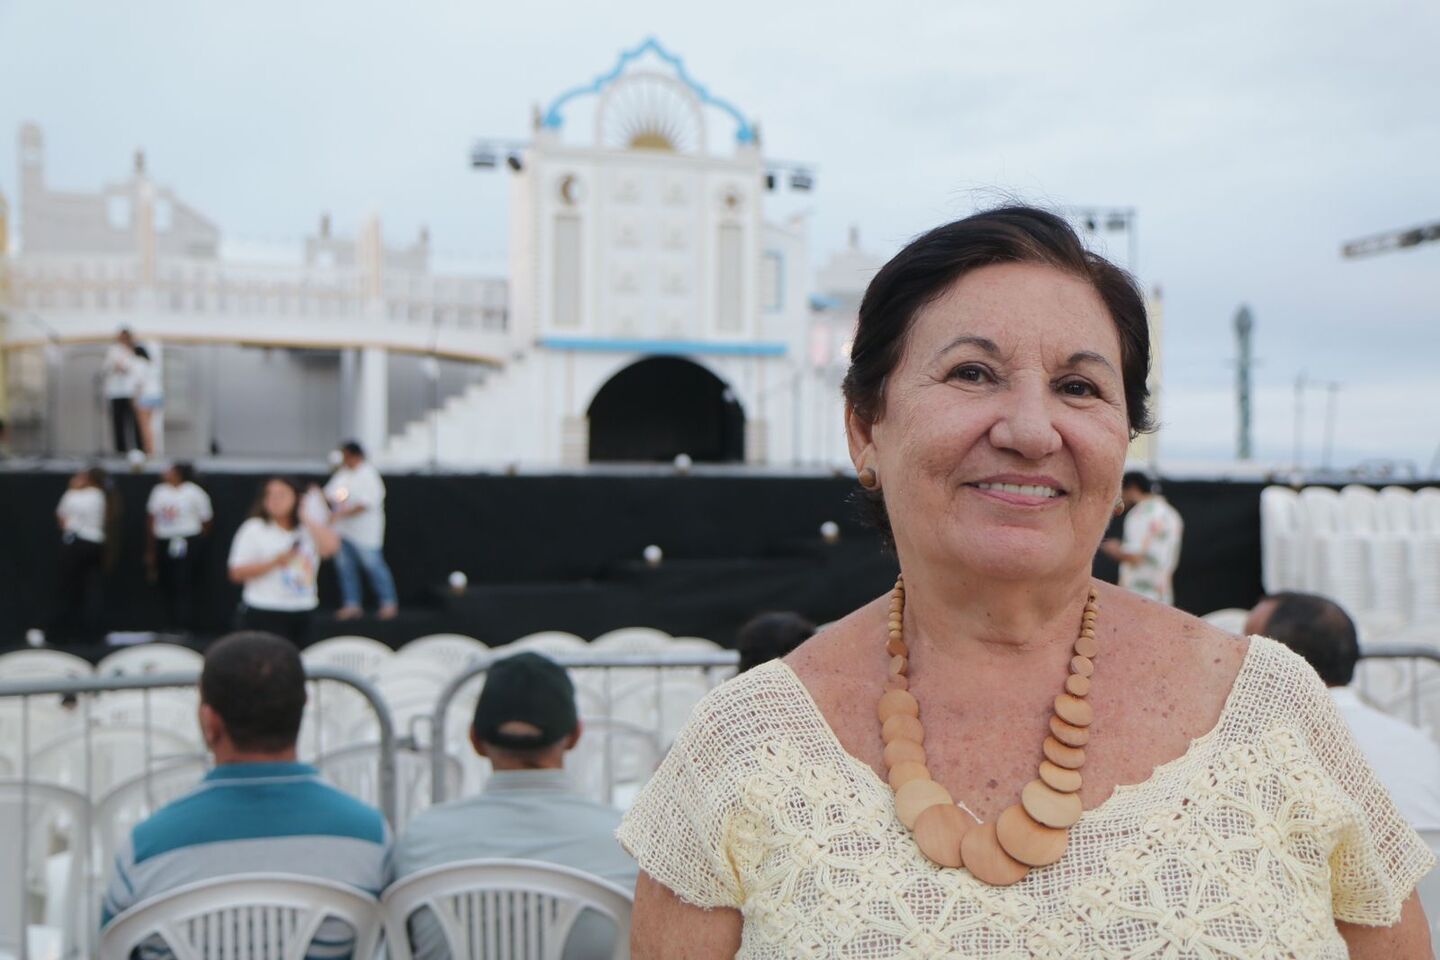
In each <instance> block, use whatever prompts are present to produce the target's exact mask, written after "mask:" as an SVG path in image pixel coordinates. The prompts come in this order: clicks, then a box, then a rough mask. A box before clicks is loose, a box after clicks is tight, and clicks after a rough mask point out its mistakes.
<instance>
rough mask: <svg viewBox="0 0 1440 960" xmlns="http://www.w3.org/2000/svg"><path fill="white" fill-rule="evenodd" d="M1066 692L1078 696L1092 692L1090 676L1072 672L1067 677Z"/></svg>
mask: <svg viewBox="0 0 1440 960" xmlns="http://www.w3.org/2000/svg"><path fill="white" fill-rule="evenodd" d="M1065 692H1066V693H1068V694H1072V695H1073V696H1077V697H1083V696H1085V695H1086V694H1088V693H1089V692H1090V678H1089V677H1082V676H1080V674H1078V673H1072V674H1070V676H1068V677H1066V678H1065Z"/></svg>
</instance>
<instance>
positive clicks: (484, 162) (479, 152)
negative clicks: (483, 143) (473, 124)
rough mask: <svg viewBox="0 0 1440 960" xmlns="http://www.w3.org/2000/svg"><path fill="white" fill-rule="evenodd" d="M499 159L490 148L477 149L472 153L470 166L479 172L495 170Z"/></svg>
mask: <svg viewBox="0 0 1440 960" xmlns="http://www.w3.org/2000/svg"><path fill="white" fill-rule="evenodd" d="M498 162H499V159H498V158H497V157H496V156H495V151H494V150H491V149H490V148H489V147H476V148H475V149H473V150H471V151H470V166H472V167H474V168H476V169H477V170H494V169H495V165H496V164H497V163H498Z"/></svg>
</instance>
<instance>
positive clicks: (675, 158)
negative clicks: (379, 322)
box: [387, 41, 809, 465]
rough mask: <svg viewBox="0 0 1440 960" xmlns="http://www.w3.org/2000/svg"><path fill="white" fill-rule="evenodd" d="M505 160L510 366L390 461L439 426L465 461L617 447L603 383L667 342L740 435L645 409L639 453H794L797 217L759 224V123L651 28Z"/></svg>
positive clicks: (773, 456)
mask: <svg viewBox="0 0 1440 960" xmlns="http://www.w3.org/2000/svg"><path fill="white" fill-rule="evenodd" d="M514 159H515V161H517V162H518V166H519V169H518V170H516V171H515V172H514V174H513V177H512V191H511V212H510V218H511V227H510V318H511V326H510V335H511V339H512V347H513V349H512V353H511V355H510V361H509V365H508V367H507V369H506V370H505V372H504V373H503V374H502V375H500V376H499V377H496V378H494V379H492V380H491V381H489V382H487V383H486V384H483V385H479V386H476V387H473V388H472V389H471V390H470V391H469V392H468V393H467V395H466V396H464V397H461V398H457V399H456V400H455V401H453V402H452V403H451V404H450V405H449V406H448V407H447V408H446V409H444V410H442V411H440V412H439V413H438V414H437V415H436V417H435V418H434V421H433V422H431V423H427V424H424V425H416V426H415V427H413V428H412V429H411V430H410V431H408V432H407V434H405V435H402V436H401V437H400V438H398V440H397V442H395V443H393V444H391V445H390V447H389V448H388V450H387V455H388V457H389V458H390V459H391V461H392V462H396V463H403V462H407V461H409V462H418V461H420V460H422V459H423V458H424V457H425V451H426V449H427V445H434V444H436V442H437V441H436V439H435V438H436V436H437V435H438V436H440V437H441V438H442V439H441V441H440V442H439V443H438V445H439V446H441V447H442V448H443V449H445V450H446V455H447V457H449V458H452V459H453V460H454V461H455V462H459V463H477V464H478V463H486V462H494V461H495V460H496V459H497V452H500V457H502V458H503V459H505V460H507V461H511V462H519V463H527V462H528V463H551V464H554V463H560V464H565V465H578V464H583V463H586V462H588V461H590V460H591V459H592V456H593V457H594V458H596V459H614V457H613V456H608V455H606V454H605V451H604V450H603V449H602V448H603V447H604V446H605V444H604V443H603V442H602V440H601V438H600V437H598V436H597V435H596V434H595V433H594V430H595V428H596V426H597V425H596V424H595V423H594V422H592V414H597V411H596V409H595V400H596V398H597V396H598V395H599V394H600V391H601V390H602V389H603V388H605V387H606V385H607V384H609V383H611V381H612V378H615V377H616V375H617V374H620V373H622V372H623V371H626V370H627V368H630V367H631V366H632V365H633V364H636V363H637V362H640V361H643V360H646V359H649V358H655V357H671V358H680V359H683V360H684V361H686V362H687V363H690V364H694V365H695V366H696V367H699V368H702V369H703V370H705V371H708V372H709V373H710V374H712V375H713V377H714V378H715V379H717V380H718V381H720V385H719V386H718V387H716V389H715V392H716V393H717V395H719V394H723V395H724V396H725V397H726V398H728V399H727V400H726V402H727V403H732V404H735V405H738V408H739V411H740V413H741V415H743V424H744V428H743V442H740V443H739V444H738V447H737V446H732V447H731V448H730V449H729V450H728V452H722V454H721V455H720V456H719V457H712V456H702V455H701V451H699V450H688V449H685V448H684V446H683V442H682V443H681V446H680V447H679V448H673V443H672V441H673V438H669V439H665V438H662V436H661V435H662V434H664V433H665V431H666V427H665V426H664V425H663V424H658V423H648V422H646V419H645V416H647V415H638V416H637V417H636V419H635V422H634V423H633V424H632V427H633V430H634V431H635V432H636V434H637V438H636V440H637V443H639V440H640V439H641V437H640V436H639V435H643V434H644V433H645V432H646V431H647V430H652V431H653V434H654V440H655V442H654V444H652V445H651V446H650V447H648V448H646V450H647V451H648V452H646V453H645V454H643V455H642V458H643V459H663V458H665V457H666V456H668V455H670V454H671V453H681V452H684V453H690V454H692V455H696V457H697V459H732V458H733V459H743V460H744V461H746V462H749V463H792V462H798V461H799V459H800V455H801V449H800V446H799V439H798V436H797V424H798V423H800V422H802V421H803V420H805V419H806V418H805V417H804V411H803V409H801V408H800V407H799V405H798V404H797V403H796V402H795V398H796V397H798V396H800V395H801V392H802V390H803V387H802V384H801V382H800V381H801V380H803V379H804V377H805V375H806V374H807V372H808V367H807V361H806V351H805V346H806V329H807V324H808V320H809V302H808V301H809V295H808V291H809V282H808V280H809V277H808V273H809V271H808V266H807V260H808V251H807V248H806V236H805V224H804V223H803V222H790V223H785V224H771V223H767V222H766V221H765V219H764V210H763V201H764V196H765V192H766V173H767V170H766V166H765V161H764V158H763V156H762V155H761V152H760V145H759V142H758V138H757V135H756V133H755V128H754V126H753V124H752V123H751V122H750V121H748V120H747V119H745V118H744V117H743V116H742V115H741V114H740V113H739V112H738V111H736V110H735V109H734V108H733V107H731V106H730V105H729V104H726V103H724V102H723V101H718V100H715V99H713V98H712V97H711V96H710V95H709V94H708V93H707V92H706V91H705V90H704V88H702V87H700V86H699V85H697V84H695V83H694V82H693V81H692V80H691V79H690V78H689V76H688V74H687V73H686V71H685V68H684V65H683V64H682V63H681V62H680V60H679V59H678V58H676V57H674V56H672V55H671V54H669V53H668V52H666V51H665V50H664V49H663V48H662V47H660V46H659V45H658V44H657V43H655V42H654V41H646V42H645V43H642V44H641V45H640V46H638V47H636V48H635V49H633V50H629V51H626V52H624V53H623V54H622V55H621V57H620V60H619V62H618V63H617V64H616V66H615V68H614V70H612V71H611V72H610V73H609V74H606V75H604V76H602V77H601V78H599V79H597V80H596V81H595V82H594V83H593V84H591V85H589V86H587V87H581V88H577V89H576V90H574V91H570V92H568V93H565V94H562V95H561V96H560V97H559V98H557V100H556V101H555V102H554V103H553V104H552V105H551V106H550V108H549V109H548V110H547V111H546V113H545V114H544V116H543V117H540V118H537V124H536V129H535V131H534V139H533V142H532V143H531V144H530V145H529V146H528V148H526V149H525V150H523V151H520V152H517V154H515V155H514ZM617 382H618V381H617ZM637 389H638V388H637ZM696 389H702V387H701V386H699V385H697V387H696ZM670 399H671V398H667V397H666V396H662V395H657V396H654V397H653V398H651V405H650V406H651V408H652V411H651V413H650V414H649V415H648V416H652V417H655V418H658V419H660V420H663V419H664V418H665V417H666V416H667V414H668V413H669V411H668V410H667V404H668V402H669V400H670ZM597 415H598V414H597ZM717 416H718V414H717ZM695 439H696V442H697V443H700V444H702V445H703V444H704V443H705V442H706V441H704V439H703V438H700V437H696V438H695ZM667 443H671V444H672V445H671V446H666V444H667ZM641 446H643V444H641ZM635 449H640V447H636V448H635Z"/></svg>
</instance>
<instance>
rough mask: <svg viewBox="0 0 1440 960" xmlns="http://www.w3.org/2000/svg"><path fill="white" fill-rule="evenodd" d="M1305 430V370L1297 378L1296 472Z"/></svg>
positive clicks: (1298, 466) (1298, 468) (1294, 460)
mask: <svg viewBox="0 0 1440 960" xmlns="http://www.w3.org/2000/svg"><path fill="white" fill-rule="evenodd" d="M1304 432H1305V371H1304V370H1301V371H1300V374H1299V376H1297V377H1296V378H1295V456H1294V459H1293V462H1294V464H1295V470H1296V472H1299V470H1300V452H1301V446H1302V441H1303V438H1304Z"/></svg>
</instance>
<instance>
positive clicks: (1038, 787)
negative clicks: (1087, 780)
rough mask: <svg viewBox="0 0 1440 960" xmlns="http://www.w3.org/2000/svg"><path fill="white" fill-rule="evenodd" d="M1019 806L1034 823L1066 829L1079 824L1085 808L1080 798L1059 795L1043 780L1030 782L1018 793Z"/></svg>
mask: <svg viewBox="0 0 1440 960" xmlns="http://www.w3.org/2000/svg"><path fill="white" fill-rule="evenodd" d="M1020 805H1021V806H1023V807H1024V808H1025V812H1026V813H1028V814H1030V818H1031V819H1032V820H1034V821H1035V822H1036V823H1040V824H1043V825H1044V826H1047V827H1068V826H1071V825H1072V824H1075V823H1077V822H1079V820H1080V815H1081V814H1082V813H1084V812H1085V807H1084V806H1083V805H1082V804H1081V803H1080V797H1079V796H1078V795H1077V794H1073V793H1061V792H1060V791H1059V790H1056V789H1054V788H1053V787H1051V786H1050V785H1049V784H1047V783H1046V782H1045V781H1044V780H1031V781H1030V782H1029V783H1027V784H1025V789H1024V790H1021V791H1020Z"/></svg>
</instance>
